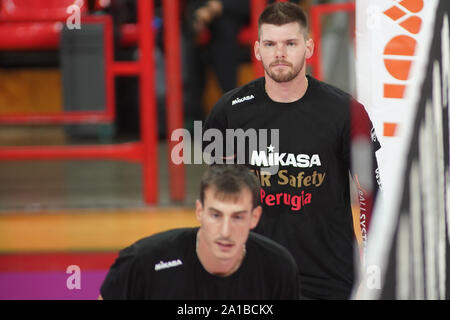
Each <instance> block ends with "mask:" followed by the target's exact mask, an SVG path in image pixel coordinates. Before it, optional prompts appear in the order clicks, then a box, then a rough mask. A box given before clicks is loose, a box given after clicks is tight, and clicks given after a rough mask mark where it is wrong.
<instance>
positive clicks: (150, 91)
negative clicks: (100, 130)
mask: <svg viewBox="0 0 450 320" xmlns="http://www.w3.org/2000/svg"><path fill="white" fill-rule="evenodd" d="M137 1H138V9H137V16H138V19H137V21H138V22H137V25H132V24H127V25H124V26H123V27H122V31H123V34H124V37H123V38H122V39H121V42H123V43H124V44H126V45H130V44H133V43H134V42H135V41H137V44H138V47H139V49H140V51H139V53H140V54H139V60H138V61H128V62H123V61H121V62H117V61H114V57H113V36H112V20H111V17H110V16H84V17H82V22H83V23H104V25H105V61H106V75H105V76H106V88H107V106H106V109H105V111H104V112H86V111H84V112H63V113H60V114H9V115H0V124H13V123H21V124H25V123H27V124H30V123H47V124H62V123H85V122H88V123H102V122H103V123H108V122H112V121H114V119H115V102H114V101H115V88H114V78H115V77H116V76H139V102H140V103H139V105H140V106H139V108H140V126H141V140H140V141H138V142H130V143H122V144H111V145H101V146H39V147H0V161H11V160H32V159H35V160H37V159H39V160H51V159H60V160H68V159H78V160H94V159H110V160H113V159H114V160H125V161H132V162H141V163H142V166H143V186H144V192H143V194H144V201H145V203H147V204H156V203H157V199H158V174H157V173H158V157H157V155H158V152H157V140H158V139H157V121H156V119H157V111H156V97H155V92H154V88H155V83H154V81H155V79H154V74H155V72H154V71H155V66H154V58H153V51H154V42H155V33H154V32H153V30H152V29H151V22H152V20H153V16H154V2H153V0H137ZM278 1H280V2H281V1H287V0H278ZM266 5H267V0H251V2H250V8H251V15H250V26H249V29H247V31H246V36H245V39H247V41H248V39H250V43H249V44H250V46H251V49H252V48H253V46H252V44H253V43H254V41H256V40H257V38H258V17H259V15H260V14H261V12H262V11H263V10H264V8H265V6H266ZM354 10H355V4H354V3H353V2H350V3H341V4H326V5H314V6H311V10H310V20H311V35H312V38H313V40H314V42H315V53H314V55H313V57H311V59H310V60H309V61H308V64H309V65H310V66H311V67H312V69H313V76H314V77H316V78H318V79H322V69H321V45H320V39H321V36H322V29H321V22H320V19H321V16H322V15H323V14H327V13H331V12H337V11H349V12H354ZM163 14H164V21H165V24H164V26H165V30H164V43H165V46H166V48H170V50H166V52H165V59H166V75H167V76H166V88H167V89H166V90H167V92H166V96H167V98H166V109H167V133H168V134H167V139H168V145H169V148H168V152H169V159H170V154H171V151H172V148H173V147H174V145H175V144H174V142H172V141H170V135H171V133H172V131H173V130H174V129H177V128H182V127H183V126H184V124H183V92H182V80H181V57H180V52H181V50H180V25H179V24H180V21H179V14H180V9H179V0H163ZM174 14H175V16H174ZM54 19H55V18H54V17H53V18H52V17H49V18H48V19H44V21H46V22H53V23H54V24H56V23H61V21H59V22H58V21H54ZM8 21H9V22H14V23H20V22H22V21H21V20H20V19H19V20H17V19H16V20H14V19H12V20H8ZM53 28H54V27H53ZM248 30H249V31H248ZM249 33H250V36H248V34H249ZM0 34H2V31H1V29H0ZM3 34H5V32H4V33H3ZM50 35H51V36H50V38H51V39H49V40H48V41H47V42H44V43H40V44H38V45H44V46H50V47H57V46H58V42H57V40H56V39H57V36H58V33H52V32H50ZM9 41H10V42H8V41H2V44H1V45H0V49H2V50H3V49H7V48H8V46H12V45H16V46H18V45H19V46H20V45H22V46H23V49H30V45H33V43H32V44H30V43H28V44H23V43H22V44H20V43H17V41H16V40H14V39H13V38H9ZM34 45H37V44H36V43H34ZM251 56H252V63H253V69H254V73H255V77H260V76H263V75H264V70H263V67H262V65H261V63H260V62H259V61H257V60H256V58H255V57H254V55H253V54H251ZM168 166H169V179H170V184H169V189H170V197H171V199H172V200H175V201H181V200H183V199H184V197H185V168H184V165H183V164H179V165H176V164H174V163H173V162H172V161H169V164H168Z"/></svg>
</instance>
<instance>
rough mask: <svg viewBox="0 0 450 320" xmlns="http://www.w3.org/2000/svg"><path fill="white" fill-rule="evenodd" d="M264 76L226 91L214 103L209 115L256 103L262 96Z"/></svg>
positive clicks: (224, 112)
mask: <svg viewBox="0 0 450 320" xmlns="http://www.w3.org/2000/svg"><path fill="white" fill-rule="evenodd" d="M263 84H264V78H258V79H256V80H253V81H251V82H249V83H247V84H246V85H244V86H242V87H239V88H235V89H232V90H230V91H228V92H226V93H225V94H224V95H223V96H222V97H221V98H220V99H219V100H218V101H217V102H216V104H215V105H214V107H213V108H212V110H211V112H210V115H209V117H214V116H217V115H219V114H220V115H225V114H227V113H228V112H229V111H231V110H233V109H234V108H235V107H237V106H239V107H241V106H243V105H250V104H254V103H256V101H258V100H259V99H261V98H262V96H263V92H262V87H263Z"/></svg>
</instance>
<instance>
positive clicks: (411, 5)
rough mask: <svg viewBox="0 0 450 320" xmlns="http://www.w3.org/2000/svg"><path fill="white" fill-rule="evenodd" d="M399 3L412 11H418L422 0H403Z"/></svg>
mask: <svg viewBox="0 0 450 320" xmlns="http://www.w3.org/2000/svg"><path fill="white" fill-rule="evenodd" d="M399 5H401V6H402V7H404V8H406V9H408V10H409V11H411V12H413V13H419V12H420V11H422V9H423V0H403V1H400V3H399Z"/></svg>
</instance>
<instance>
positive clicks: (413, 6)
mask: <svg viewBox="0 0 450 320" xmlns="http://www.w3.org/2000/svg"><path fill="white" fill-rule="evenodd" d="M393 2H394V1H393ZM423 6H424V2H423V0H403V1H400V2H396V1H395V2H394V3H393V5H392V7H391V8H389V9H387V10H386V11H384V15H386V16H387V17H389V18H390V19H392V20H393V21H397V24H398V25H399V26H400V27H402V28H403V29H405V30H406V31H408V32H409V33H410V34H412V35H416V34H418V33H419V32H420V29H421V27H422V19H421V18H420V17H418V16H417V15H416V14H417V13H419V12H420V11H422V9H423ZM405 10H406V11H405ZM406 14H409V15H411V16H409V17H407V18H406V19H403V20H402V19H401V18H402V17H404V16H405V15H406ZM399 19H401V20H402V21H398V20H399ZM416 46H417V42H416V39H414V37H413V36H409V35H398V36H394V37H393V38H392V39H391V40H389V42H388V43H387V44H386V46H385V48H384V52H383V54H384V57H383V61H384V66H385V68H386V70H387V71H388V72H389V74H390V75H391V76H392V77H394V78H395V79H397V80H400V81H407V80H408V79H409V78H410V70H411V66H412V61H413V57H414V55H415V51H416ZM387 55H388V56H389V57H387ZM396 56H397V57H396ZM405 89H406V83H399V84H392V83H384V84H383V97H384V98H392V99H403V98H404V94H405ZM397 126H398V124H397V123H392V122H385V123H383V135H384V136H385V137H393V136H395V134H396V129H397Z"/></svg>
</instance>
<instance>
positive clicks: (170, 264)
mask: <svg viewBox="0 0 450 320" xmlns="http://www.w3.org/2000/svg"><path fill="white" fill-rule="evenodd" d="M182 264H183V262H181V260H180V259H176V260H172V261H168V262H164V261H160V262H159V263H157V264H155V271H159V270H163V269H168V268H173V267H178V266H181V265H182Z"/></svg>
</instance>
